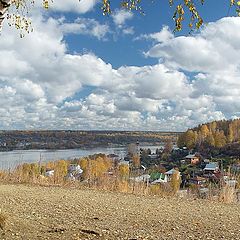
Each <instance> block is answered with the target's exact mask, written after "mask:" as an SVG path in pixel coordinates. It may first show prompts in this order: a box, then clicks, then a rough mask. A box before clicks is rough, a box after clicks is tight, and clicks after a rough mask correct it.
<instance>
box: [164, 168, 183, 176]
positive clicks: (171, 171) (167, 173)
mask: <svg viewBox="0 0 240 240" xmlns="http://www.w3.org/2000/svg"><path fill="white" fill-rule="evenodd" d="M175 172H178V173H180V172H179V171H178V170H176V169H174V168H172V169H171V170H169V171H167V172H165V174H166V175H172V174H174V173H175Z"/></svg>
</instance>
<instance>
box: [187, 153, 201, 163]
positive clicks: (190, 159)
mask: <svg viewBox="0 0 240 240" xmlns="http://www.w3.org/2000/svg"><path fill="white" fill-rule="evenodd" d="M185 160H186V163H189V164H192V165H195V164H198V163H199V162H200V157H199V156H196V154H188V155H187V156H186V157H185Z"/></svg>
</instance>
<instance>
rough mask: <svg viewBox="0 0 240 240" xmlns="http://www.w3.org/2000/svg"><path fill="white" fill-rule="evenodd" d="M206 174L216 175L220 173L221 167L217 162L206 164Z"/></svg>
mask: <svg viewBox="0 0 240 240" xmlns="http://www.w3.org/2000/svg"><path fill="white" fill-rule="evenodd" d="M203 171H204V174H215V173H218V172H219V171H220V170H219V165H218V163H217V162H211V163H208V164H206V166H205V168H204V169H203Z"/></svg>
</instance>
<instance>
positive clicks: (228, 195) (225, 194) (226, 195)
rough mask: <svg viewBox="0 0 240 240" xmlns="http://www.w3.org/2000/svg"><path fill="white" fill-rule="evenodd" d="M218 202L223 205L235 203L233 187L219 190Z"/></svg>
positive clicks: (224, 187)
mask: <svg viewBox="0 0 240 240" xmlns="http://www.w3.org/2000/svg"><path fill="white" fill-rule="evenodd" d="M219 200H220V201H221V202H224V203H233V202H235V201H236V192H235V188H234V187H230V186H228V185H225V186H223V187H222V188H221V191H220V194H219Z"/></svg>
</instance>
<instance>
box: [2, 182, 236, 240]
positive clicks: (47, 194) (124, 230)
mask: <svg viewBox="0 0 240 240" xmlns="http://www.w3.org/2000/svg"><path fill="white" fill-rule="evenodd" d="M0 204H1V208H2V209H3V210H4V211H5V213H6V214H7V215H8V222H7V225H6V227H5V229H4V230H3V231H2V230H1V229H0V239H69V240H71V239H112V240H114V239H132V240H133V239H240V205H239V204H235V205H225V204H220V203H211V202H207V201H203V200H184V201H183V200H181V201H180V200H176V199H161V198H159V197H138V196H134V195H129V194H120V193H108V192H99V191H94V190H76V189H64V188H56V187H55V188H53V187H28V186H23V185H0Z"/></svg>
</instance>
